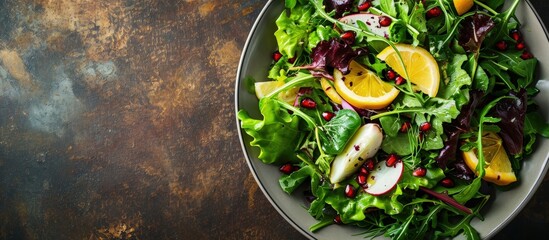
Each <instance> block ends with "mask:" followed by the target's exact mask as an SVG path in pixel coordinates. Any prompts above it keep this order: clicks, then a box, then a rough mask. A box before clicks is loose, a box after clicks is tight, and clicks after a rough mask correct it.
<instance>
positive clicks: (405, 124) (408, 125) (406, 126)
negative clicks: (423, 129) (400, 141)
mask: <svg viewBox="0 0 549 240" xmlns="http://www.w3.org/2000/svg"><path fill="white" fill-rule="evenodd" d="M411 127H412V124H411V123H410V122H408V121H406V122H403V123H402V125H401V126H400V130H399V131H400V132H401V133H405V132H408V130H409V129H410V128H411Z"/></svg>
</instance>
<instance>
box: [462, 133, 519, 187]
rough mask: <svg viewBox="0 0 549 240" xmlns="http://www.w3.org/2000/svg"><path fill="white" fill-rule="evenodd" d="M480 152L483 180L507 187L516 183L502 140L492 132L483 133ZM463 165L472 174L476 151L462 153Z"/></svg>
mask: <svg viewBox="0 0 549 240" xmlns="http://www.w3.org/2000/svg"><path fill="white" fill-rule="evenodd" d="M482 152H483V153H484V160H485V162H486V165H485V168H484V169H485V170H486V171H485V175H484V177H483V179H484V180H486V181H488V182H492V183H494V184H497V185H501V186H504V185H508V184H510V183H512V182H516V181H517V177H516V175H515V172H513V167H512V166H511V161H510V160H509V156H507V153H506V152H505V148H503V145H502V140H501V138H500V137H499V135H497V134H496V133H494V132H487V133H484V134H483V136H482ZM462 156H463V160H464V161H465V164H466V165H467V166H468V167H469V168H470V169H471V170H473V171H474V172H476V170H475V169H476V167H477V165H478V158H477V150H476V149H475V150H471V151H467V152H463V153H462Z"/></svg>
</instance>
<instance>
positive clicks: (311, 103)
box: [300, 98, 316, 109]
mask: <svg viewBox="0 0 549 240" xmlns="http://www.w3.org/2000/svg"><path fill="white" fill-rule="evenodd" d="M300 105H301V106H302V107H304V108H308V109H313V108H316V102H315V100H313V99H310V98H304V99H303V100H301V104H300Z"/></svg>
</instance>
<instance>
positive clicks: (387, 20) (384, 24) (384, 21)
mask: <svg viewBox="0 0 549 240" xmlns="http://www.w3.org/2000/svg"><path fill="white" fill-rule="evenodd" d="M392 22H393V20H391V18H390V17H387V16H381V17H379V25H380V26H382V27H388V26H389V25H391V23H392Z"/></svg>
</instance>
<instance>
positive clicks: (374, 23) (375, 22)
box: [339, 13, 389, 38]
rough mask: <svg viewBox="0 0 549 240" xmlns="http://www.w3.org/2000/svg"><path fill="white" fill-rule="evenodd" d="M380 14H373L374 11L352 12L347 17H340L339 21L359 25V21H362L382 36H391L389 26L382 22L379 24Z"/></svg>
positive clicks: (373, 31)
mask: <svg viewBox="0 0 549 240" xmlns="http://www.w3.org/2000/svg"><path fill="white" fill-rule="evenodd" d="M380 17H381V16H380V15H376V14H372V13H357V14H351V15H347V16H345V17H342V18H340V19H339V21H341V22H343V23H346V24H349V25H352V26H355V27H358V24H357V22H358V21H361V22H364V24H366V26H367V27H368V29H369V30H370V31H371V32H372V33H373V34H376V35H378V36H381V37H385V38H388V37H389V27H388V26H387V27H383V26H381V24H379V18H380Z"/></svg>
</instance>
